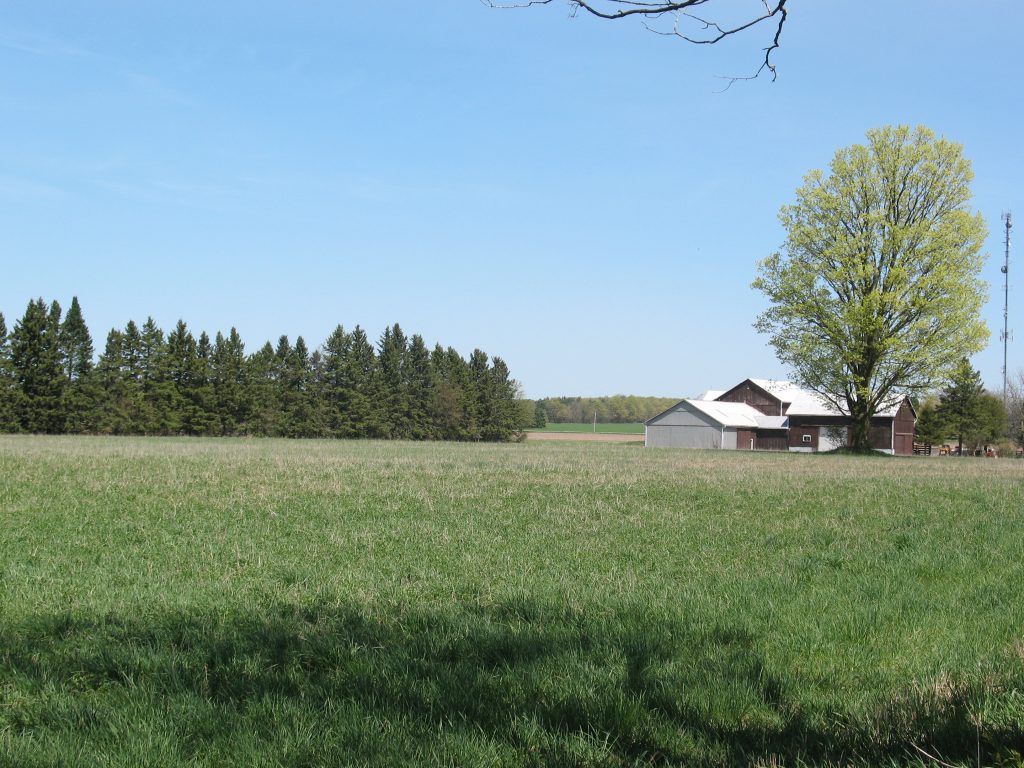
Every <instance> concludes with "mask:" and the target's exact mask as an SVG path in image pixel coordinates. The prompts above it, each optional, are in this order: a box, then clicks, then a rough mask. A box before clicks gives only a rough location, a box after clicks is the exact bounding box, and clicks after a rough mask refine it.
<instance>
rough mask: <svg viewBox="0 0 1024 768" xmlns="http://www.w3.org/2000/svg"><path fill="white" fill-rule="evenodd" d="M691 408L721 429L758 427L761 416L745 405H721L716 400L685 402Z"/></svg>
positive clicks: (754, 409) (755, 410) (758, 412)
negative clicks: (713, 421) (719, 425)
mask: <svg viewBox="0 0 1024 768" xmlns="http://www.w3.org/2000/svg"><path fill="white" fill-rule="evenodd" d="M684 402H686V403H688V404H689V405H690V406H691V407H693V408H695V409H696V410H698V411H700V412H701V413H703V414H704V415H706V416H710V417H711V418H712V419H714V420H715V421H716V422H718V423H719V424H721V425H722V426H723V427H749V428H754V427H757V426H758V423H757V418H758V417H759V416H762V415H763V414H761V412H760V411H758V410H757V409H756V408H751V407H750V406H749V405H747V404H746V403H721V402H719V401H717V400H685V401H684Z"/></svg>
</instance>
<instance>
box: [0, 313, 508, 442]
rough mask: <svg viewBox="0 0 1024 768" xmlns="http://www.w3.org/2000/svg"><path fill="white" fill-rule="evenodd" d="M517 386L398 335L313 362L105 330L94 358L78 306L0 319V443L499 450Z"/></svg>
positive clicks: (326, 351) (395, 331)
mask: <svg viewBox="0 0 1024 768" xmlns="http://www.w3.org/2000/svg"><path fill="white" fill-rule="evenodd" d="M517 390H518V386H517V384H516V382H515V381H514V380H513V379H512V378H511V377H510V376H509V370H508V367H507V366H506V365H505V363H504V361H502V360H501V358H499V357H495V358H494V359H493V360H490V359H489V358H488V356H487V354H486V353H484V352H482V351H481V350H479V349H477V350H475V351H474V352H473V354H472V355H471V356H470V358H469V359H468V360H466V359H464V358H463V357H462V356H461V355H459V353H458V352H456V351H455V350H454V349H452V348H451V347H448V348H447V349H444V348H442V347H441V346H440V345H438V346H435V347H434V348H433V350H429V349H427V347H426V345H425V344H424V342H423V338H422V337H421V336H419V335H414V336H412V338H408V337H407V336H406V335H405V333H404V332H403V331H402V329H401V327H399V325H398V324H395V325H394V326H392V327H390V328H388V329H386V330H385V331H384V333H383V335H382V336H381V337H380V339H379V341H378V342H377V344H376V346H374V344H373V343H372V342H371V341H370V340H369V339H368V338H367V335H366V332H365V331H364V330H363V329H362V328H360V327H359V326H358V325H357V326H356V327H355V328H354V329H353V330H352V331H346V330H345V329H344V328H343V327H342V326H340V325H339V326H338V327H337V328H336V329H335V330H334V332H333V333H332V334H331V335H330V337H329V338H328V339H327V341H326V342H325V343H324V344H323V346H322V347H320V348H319V349H316V350H313V351H310V350H309V349H308V347H307V346H306V342H305V341H304V340H303V338H302V337H301V336H300V337H298V338H297V339H296V340H295V342H294V343H292V342H290V341H289V340H288V337H287V336H281V338H280V339H279V340H278V342H277V346H276V347H275V346H272V345H271V344H270V342H267V343H266V344H265V345H264V346H263V347H262V348H260V349H259V350H258V351H256V352H255V353H253V354H249V355H247V354H246V352H245V345H244V344H243V343H242V339H241V338H240V337H239V335H238V332H237V331H236V330H235V329H234V328H232V329H231V331H230V332H229V333H228V334H227V336H224V335H223V334H221V333H217V335H216V337H215V338H214V339H213V340H212V341H211V339H210V337H209V336H208V335H207V334H206V333H205V332H204V333H201V334H199V336H198V338H196V337H195V336H194V335H193V334H192V332H191V331H190V330H189V328H188V327H187V326H186V324H185V322H184V321H182V320H179V321H178V323H177V325H176V326H175V327H174V329H173V330H172V331H170V332H169V333H167V334H166V335H165V334H164V332H163V331H162V330H161V329H160V328H159V327H158V326H157V324H156V323H155V322H154V320H153V319H152V318H149V319H148V320H146V322H145V323H144V324H143V325H142V327H139V326H138V325H136V323H135V322H134V321H132V322H129V323H128V324H127V325H126V326H125V327H124V329H123V330H119V329H114V330H112V331H110V333H109V334H108V336H107V340H106V345H105V347H104V349H103V352H102V353H101V354H100V355H99V357H98V359H96V357H95V351H94V348H93V341H92V337H91V335H90V333H89V329H88V327H87V326H86V323H85V320H84V318H83V316H82V310H81V307H80V306H79V303H78V299H77V297H76V298H73V299H72V301H71V307H70V308H69V309H68V311H67V313H66V314H64V315H63V316H62V312H61V307H60V305H59V304H58V303H57V302H56V301H54V302H53V303H51V304H49V305H47V303H46V302H45V301H44V300H43V299H41V298H40V299H36V300H34V301H31V302H29V304H28V307H27V309H26V310H25V314H24V316H23V317H22V318H21V320H19V321H18V322H17V323H15V325H14V327H13V328H12V329H11V330H10V332H9V333H8V329H7V326H6V324H5V322H4V317H3V315H2V314H0V431H2V432H31V433H49V434H61V433H85V434H115V435H257V436H275V437H345V438H357V437H376V438H397V439H412V440H426V439H438V440H493V441H500V440H508V439H510V438H512V437H513V436H515V435H516V434H517V433H518V431H519V428H520V424H519V421H520V420H521V418H522V417H521V413H522V411H521V409H520V408H519V406H518V403H517V402H516V397H517Z"/></svg>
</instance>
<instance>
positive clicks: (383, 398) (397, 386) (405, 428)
mask: <svg viewBox="0 0 1024 768" xmlns="http://www.w3.org/2000/svg"><path fill="white" fill-rule="evenodd" d="M379 349H380V354H379V355H378V358H377V361H378V365H379V370H380V408H381V417H382V418H381V421H382V427H383V430H384V436H385V437H391V438H404V437H409V417H408V412H409V403H408V400H407V392H406V382H405V357H406V354H407V352H408V341H407V339H406V337H405V333H403V331H402V329H401V327H400V326H399V325H398V323H395V324H394V326H392V327H391V328H385V329H384V333H383V334H382V335H381V337H380V342H379Z"/></svg>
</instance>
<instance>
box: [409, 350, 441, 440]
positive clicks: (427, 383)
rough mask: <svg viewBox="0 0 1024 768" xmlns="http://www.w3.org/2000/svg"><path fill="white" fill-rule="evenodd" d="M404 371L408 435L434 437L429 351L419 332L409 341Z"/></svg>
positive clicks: (419, 438) (425, 438) (426, 438)
mask: <svg viewBox="0 0 1024 768" xmlns="http://www.w3.org/2000/svg"><path fill="white" fill-rule="evenodd" d="M405 371H406V373H405V386H406V395H405V401H406V409H407V410H406V414H407V416H406V419H407V424H408V437H410V438H412V439H413V440H428V439H431V438H435V437H436V435H435V433H434V430H433V425H432V423H431V418H430V398H431V394H432V392H433V376H432V375H431V368H430V353H429V352H428V351H427V345H426V344H425V343H424V342H423V337H422V336H420V335H419V334H414V335H413V337H412V341H411V342H410V343H409V349H408V352H407V354H406V361H405Z"/></svg>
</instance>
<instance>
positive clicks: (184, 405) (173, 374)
mask: <svg viewBox="0 0 1024 768" xmlns="http://www.w3.org/2000/svg"><path fill="white" fill-rule="evenodd" d="M197 365H198V364H197V359H196V340H195V338H194V337H193V336H192V332H191V331H189V329H188V326H187V325H186V324H185V321H184V320H178V323H177V325H175V326H174V330H173V331H171V332H170V333H169V334H167V371H168V374H169V378H170V381H171V382H172V383H173V384H174V389H175V394H176V398H175V400H176V403H177V406H178V413H177V417H178V419H179V420H180V424H181V428H180V429H181V431H182V432H183V433H184V434H186V435H192V434H195V431H194V430H195V426H196V424H197V422H198V421H201V417H200V414H199V413H198V412H197V409H196V406H195V401H194V392H193V388H194V387H195V385H196V381H195V375H196V368H197Z"/></svg>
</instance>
